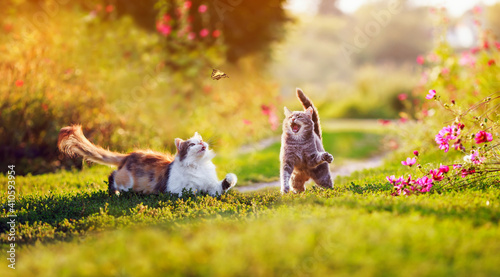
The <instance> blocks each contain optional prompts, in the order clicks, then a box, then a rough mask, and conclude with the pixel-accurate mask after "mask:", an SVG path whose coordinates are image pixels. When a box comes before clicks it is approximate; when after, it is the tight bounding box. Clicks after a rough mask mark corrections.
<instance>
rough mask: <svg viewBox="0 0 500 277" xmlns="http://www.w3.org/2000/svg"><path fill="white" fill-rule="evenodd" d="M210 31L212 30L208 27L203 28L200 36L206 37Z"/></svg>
mask: <svg viewBox="0 0 500 277" xmlns="http://www.w3.org/2000/svg"><path fill="white" fill-rule="evenodd" d="M209 33H210V32H209V31H208V30H207V29H202V30H201V31H200V37H202V38H204V37H206V36H208V34H209Z"/></svg>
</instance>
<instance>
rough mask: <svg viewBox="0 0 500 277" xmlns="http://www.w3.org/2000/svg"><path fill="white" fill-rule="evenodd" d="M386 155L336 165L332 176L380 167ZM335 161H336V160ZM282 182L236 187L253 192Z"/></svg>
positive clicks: (240, 190) (347, 174)
mask: <svg viewBox="0 0 500 277" xmlns="http://www.w3.org/2000/svg"><path fill="white" fill-rule="evenodd" d="M383 159H384V156H377V157H373V158H371V159H368V160H361V161H356V160H353V161H349V162H346V163H345V164H343V165H340V166H335V167H334V168H333V170H332V178H333V179H334V180H335V178H336V177H337V176H349V175H351V174H352V173H354V172H355V171H359V170H363V169H368V168H374V167H379V166H381V165H382V163H383ZM334 163H335V161H334ZM279 186H280V182H279V181H275V182H269V183H255V184H252V185H250V186H245V187H238V186H236V187H235V189H237V190H238V191H239V192H251V191H256V190H260V189H264V188H271V187H279Z"/></svg>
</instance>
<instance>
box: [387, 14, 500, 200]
mask: <svg viewBox="0 0 500 277" xmlns="http://www.w3.org/2000/svg"><path fill="white" fill-rule="evenodd" d="M479 12H480V10H479V9H474V13H475V14H476V15H478V13H479ZM434 17H435V19H436V22H438V24H439V25H440V26H442V27H443V26H444V28H441V29H442V30H443V32H446V30H447V28H446V24H447V22H448V20H447V18H446V16H445V15H444V14H443V13H436V14H435V15H434ZM475 22H476V26H477V28H478V32H479V33H480V34H481V37H480V42H479V46H477V47H473V48H471V49H469V50H467V51H463V52H461V53H456V52H455V50H454V49H452V48H451V47H450V46H449V45H448V43H447V42H446V41H444V40H443V39H442V38H443V37H446V36H443V35H441V36H439V41H438V42H437V47H436V48H435V49H434V50H433V51H432V52H431V53H430V54H428V55H426V56H419V57H418V58H417V63H418V64H421V65H423V66H424V70H423V73H422V79H421V82H420V85H419V86H418V87H417V88H416V89H415V90H414V94H415V96H416V97H418V96H420V98H421V99H422V98H425V100H424V99H422V100H421V102H416V103H417V104H419V108H418V109H417V112H416V113H415V114H414V116H415V119H416V122H417V123H416V125H411V126H410V128H412V130H411V131H410V133H411V135H412V138H411V140H410V139H407V141H411V142H413V143H414V144H417V145H416V146H417V147H419V148H421V149H419V150H420V151H415V152H414V155H415V157H413V158H407V159H406V160H404V161H402V162H401V163H402V164H403V165H405V166H410V167H411V166H412V165H413V164H415V163H417V166H416V169H415V170H416V171H417V174H419V175H421V176H422V177H419V178H414V177H412V175H409V177H404V176H402V177H399V178H396V177H395V176H394V175H393V176H388V177H387V180H388V181H389V182H390V183H391V184H393V185H394V193H393V194H394V195H408V194H419V193H426V192H429V191H430V189H431V188H432V187H434V186H436V185H438V184H439V185H440V186H441V187H459V186H460V187H462V186H467V185H471V184H473V183H474V181H478V180H483V179H485V178H488V177H492V176H497V175H498V173H499V172H500V166H499V165H500V156H499V154H500V151H499V148H498V146H499V145H500V139H499V131H500V128H499V127H500V126H499V119H500V113H499V109H498V107H499V106H500V103H499V101H498V100H499V99H500V93H499V91H500V83H499V82H498V81H497V80H499V79H500V70H499V68H498V66H497V65H496V64H497V63H496V61H497V60H499V59H500V42H497V41H495V40H494V39H493V38H492V37H491V35H490V33H489V32H488V31H485V30H483V29H482V27H481V24H482V23H481V21H480V18H479V16H478V17H477V19H476V21H475ZM401 100H402V101H405V99H401ZM438 108H439V109H438ZM443 111H444V113H442V112H443ZM432 140H433V141H432ZM416 141H419V142H417V143H415V142H416ZM408 147H411V146H408ZM413 147H415V145H414V146H413ZM405 151H408V149H406V150H405ZM419 152H420V153H424V152H425V153H427V154H428V155H429V156H434V157H438V159H439V160H435V159H434V160H433V161H432V162H429V163H426V164H420V163H419V161H420V159H423V157H422V155H419ZM436 152H440V154H439V153H436ZM443 163H444V164H443ZM413 168H415V167H413ZM414 176H415V174H414Z"/></svg>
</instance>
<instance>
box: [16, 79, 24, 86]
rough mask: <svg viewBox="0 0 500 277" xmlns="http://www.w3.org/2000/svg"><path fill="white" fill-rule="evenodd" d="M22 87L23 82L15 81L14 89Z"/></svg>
mask: <svg viewBox="0 0 500 277" xmlns="http://www.w3.org/2000/svg"><path fill="white" fill-rule="evenodd" d="M23 85H24V81H23V80H17V81H16V87H22V86H23Z"/></svg>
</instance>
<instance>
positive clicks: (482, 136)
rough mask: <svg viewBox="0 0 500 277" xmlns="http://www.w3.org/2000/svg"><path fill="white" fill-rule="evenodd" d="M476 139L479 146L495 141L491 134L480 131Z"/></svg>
mask: <svg viewBox="0 0 500 277" xmlns="http://www.w3.org/2000/svg"><path fill="white" fill-rule="evenodd" d="M474 139H475V140H476V143H477V144H480V143H483V142H487V141H492V140H493V135H491V134H490V133H488V132H485V131H479V132H477V134H476V136H475V137H474Z"/></svg>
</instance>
